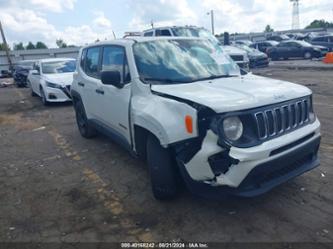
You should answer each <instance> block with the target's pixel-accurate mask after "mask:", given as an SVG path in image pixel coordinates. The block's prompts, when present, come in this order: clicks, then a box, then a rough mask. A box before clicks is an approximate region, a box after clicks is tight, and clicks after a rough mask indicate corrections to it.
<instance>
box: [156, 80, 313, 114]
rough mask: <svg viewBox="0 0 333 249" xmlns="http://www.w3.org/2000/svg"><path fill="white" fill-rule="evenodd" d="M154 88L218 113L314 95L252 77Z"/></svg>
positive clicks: (302, 87) (274, 81) (307, 91)
mask: <svg viewBox="0 0 333 249" xmlns="http://www.w3.org/2000/svg"><path fill="white" fill-rule="evenodd" d="M151 89H152V90H153V91H155V92H158V93H162V94H166V95H170V96H174V97H178V98H182V99H185V100H190V101H192V102H195V103H198V104H201V105H204V106H207V107H210V108H211V109H213V110H214V111H215V112H218V113H223V112H230V111H238V110H244V109H251V108H255V107H260V106H265V105H270V104H274V103H279V102H284V101H287V100H291V99H295V98H300V97H303V96H307V95H310V94H311V90H310V89H308V88H306V87H304V86H301V85H297V84H293V83H290V82H286V81H280V80H274V79H269V78H264V77H259V76H255V75H252V74H248V75H245V76H243V77H240V76H237V77H230V78H221V79H216V80H211V81H201V82H194V83H188V84H175V85H151Z"/></svg>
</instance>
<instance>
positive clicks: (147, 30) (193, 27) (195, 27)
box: [143, 25, 205, 32]
mask: <svg viewBox="0 0 333 249" xmlns="http://www.w3.org/2000/svg"><path fill="white" fill-rule="evenodd" d="M172 28H189V29H205V28H204V27H198V26H189V25H184V26H181V25H180V26H164V27H156V28H151V29H146V30H144V31H143V32H150V31H153V30H156V29H172Z"/></svg>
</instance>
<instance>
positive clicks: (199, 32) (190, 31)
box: [172, 28, 220, 44]
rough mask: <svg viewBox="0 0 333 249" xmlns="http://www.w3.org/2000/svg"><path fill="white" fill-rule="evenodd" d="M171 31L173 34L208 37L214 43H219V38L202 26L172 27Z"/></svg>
mask: <svg viewBox="0 0 333 249" xmlns="http://www.w3.org/2000/svg"><path fill="white" fill-rule="evenodd" d="M172 32H173V33H174V35H175V36H183V37H200V38H205V39H208V40H210V41H211V42H214V43H216V44H220V42H219V40H218V39H217V38H216V37H215V36H214V35H212V33H210V32H209V31H207V30H205V29H203V28H172Z"/></svg>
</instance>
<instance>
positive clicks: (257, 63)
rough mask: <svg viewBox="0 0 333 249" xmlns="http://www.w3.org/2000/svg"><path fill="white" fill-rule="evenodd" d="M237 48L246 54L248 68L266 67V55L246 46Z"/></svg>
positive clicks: (267, 61) (267, 62)
mask: <svg viewBox="0 0 333 249" xmlns="http://www.w3.org/2000/svg"><path fill="white" fill-rule="evenodd" d="M237 47H238V48H240V49H242V50H244V51H245V52H246V53H247V56H248V57H249V60H250V68H258V67H268V64H269V59H268V56H267V54H265V53H263V52H260V51H259V50H257V49H255V48H250V47H249V46H246V45H237Z"/></svg>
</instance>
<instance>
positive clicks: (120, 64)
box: [102, 46, 131, 83]
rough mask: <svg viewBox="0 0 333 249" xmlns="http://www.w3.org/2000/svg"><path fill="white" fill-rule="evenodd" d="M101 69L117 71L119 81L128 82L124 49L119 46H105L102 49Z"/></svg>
mask: <svg viewBox="0 0 333 249" xmlns="http://www.w3.org/2000/svg"><path fill="white" fill-rule="evenodd" d="M102 71H118V72H119V73H120V77H121V82H122V83H127V82H130V80H131V77H130V74H129V68H128V64H127V59H126V54H125V49H124V48H123V47H119V46H107V47H105V48H104V49H103V59H102Z"/></svg>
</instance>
